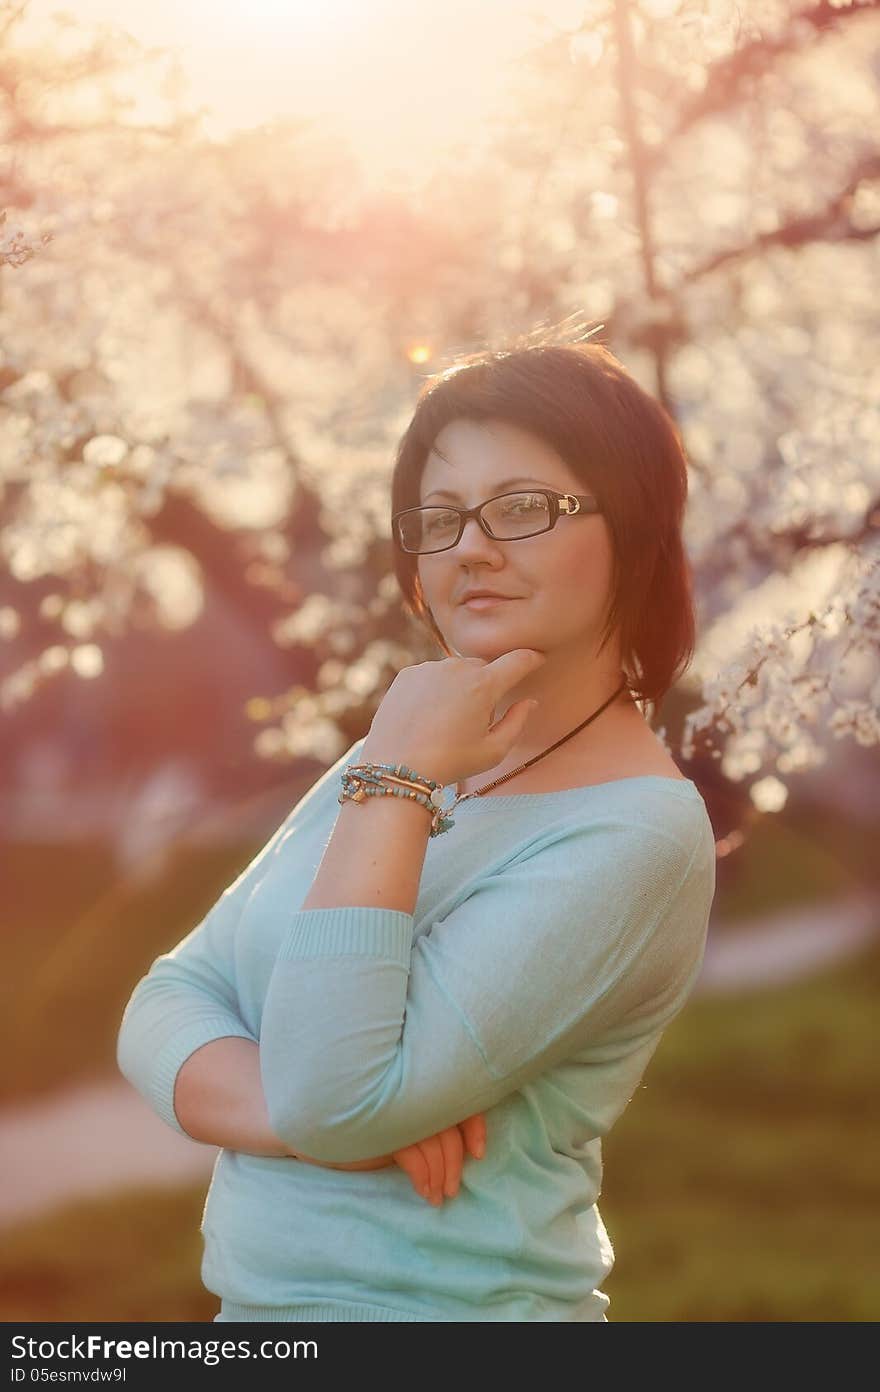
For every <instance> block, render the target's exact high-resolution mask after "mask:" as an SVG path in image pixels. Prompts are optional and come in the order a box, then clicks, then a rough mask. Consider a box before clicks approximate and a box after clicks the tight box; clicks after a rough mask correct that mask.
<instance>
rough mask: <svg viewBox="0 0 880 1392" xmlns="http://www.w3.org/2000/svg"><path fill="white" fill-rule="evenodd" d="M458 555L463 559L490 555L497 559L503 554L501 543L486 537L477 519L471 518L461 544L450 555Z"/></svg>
mask: <svg viewBox="0 0 880 1392" xmlns="http://www.w3.org/2000/svg"><path fill="white" fill-rule="evenodd" d="M456 553H458V554H459V556H461V557H470V556H486V555H489V556H491V557H493V558H495V559H497V558H498V557H499V556H500V555H502V554H503V553H502V552H501V550H500V543H499V542H497V541H496V540H495V539H494V537H490V536H487V535H486V533H485V532H484V531H483V529H482V527H481V526H480V524H479V522H478V521H477V519H476V517H469V518H468V519H467V521H466V522H465V524H464V531H463V532H462V534H461V537H460V539H459V543H458V545H457V546H456V547H455V549H454V551H452V552H450V553H449V554H450V555H454V554H456Z"/></svg>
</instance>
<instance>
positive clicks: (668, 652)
mask: <svg viewBox="0 0 880 1392" xmlns="http://www.w3.org/2000/svg"><path fill="white" fill-rule="evenodd" d="M458 419H467V420H472V421H486V420H492V419H495V420H503V421H507V422H508V423H511V424H513V425H517V426H519V427H520V428H521V429H524V430H528V431H529V432H531V434H533V435H536V436H538V437H539V438H540V439H542V440H543V441H544V442H545V443H546V444H548V445H550V446H551V447H552V448H553V449H554V450H555V451H556V452H557V454H558V455H560V457H561V458H562V459H563V460H564V461H565V463H566V464H567V465H568V466H569V467H570V468H571V469H572V470H573V471H574V473H575V474H576V475H577V476H578V477H579V478H581V479H582V480H583V481H584V483H585V484H586V485H587V489H585V491H587V490H588V491H589V492H591V493H592V494H593V495H594V497H596V498H597V499H598V501H599V503H600V505H601V507H602V510H603V514H604V516H605V519H606V522H607V524H608V527H609V530H610V533H611V538H612V543H613V555H614V565H613V577H612V584H611V600H610V603H609V606H608V613H607V616H606V623H605V629H604V631H603V635H602V641H601V645H600V649H601V648H602V647H604V646H605V644H606V642H607V641H608V640H609V638H610V637H611V636H612V634H613V633H614V631H615V629H616V628H618V627H619V630H620V644H621V646H620V656H621V663H622V666H623V668H624V671H625V672H626V675H627V678H628V682H629V689H630V691H631V692H632V694H633V696H634V697H635V699H636V700H638V701H641V702H647V701H650V702H651V703H652V704H653V705H654V706H655V707H656V706H657V705H658V704H659V702H660V701H661V700H662V698H663V697H664V695H665V694H666V692H667V691H668V690H669V688H670V687H671V686H672V685H673V683H674V682H675V681H676V680H677V679H678V677H679V676H681V674H682V673H683V672H684V671H685V670H686V669H687V667H688V666H689V665H690V662H691V659H692V658H693V654H694V645H695V640H696V624H695V618H694V605H693V594H692V581H691V572H690V567H689V563H688V559H687V554H686V552H685V549H684V543H683V539H682V523H683V519H684V511H685V505H686V502H687V489H688V475H687V462H686V459H685V454H684V448H683V446H682V443H681V439H680V436H679V433H678V430H677V429H676V426H675V425H674V423H673V421H672V420H671V419H670V417H669V415H668V414H667V413H666V411H665V410H664V409H663V407H662V406H660V404H659V403H658V402H657V401H655V400H654V398H653V397H652V396H650V395H649V394H648V393H647V392H646V391H644V390H643V389H642V387H640V386H639V384H638V383H637V382H636V381H635V379H634V378H633V377H632V376H631V375H630V374H629V373H628V372H627V371H626V369H625V368H624V367H623V365H622V364H621V363H620V362H618V360H617V359H616V358H615V357H614V355H613V354H612V353H611V352H609V350H608V349H607V348H605V347H603V346H602V345H601V344H597V343H569V344H558V343H557V344H551V345H546V346H537V347H526V348H515V349H513V350H512V351H500V352H499V351H488V350H487V351H484V352H479V353H476V354H471V355H469V356H468V357H466V358H465V359H464V360H461V361H459V362H457V363H455V364H454V365H453V366H452V367H450V368H447V369H446V370H445V371H443V372H441V373H439V374H438V375H437V376H436V377H433V378H430V379H429V380H428V381H426V382H425V384H424V386H423V387H422V389H421V391H420V392H419V395H418V398H417V402H416V409H415V414H414V415H413V418H412V420H411V421H410V424H409V426H408V427H407V429H406V431H405V433H404V435H403V437H402V438H401V441H400V444H399V446H398V450H397V457H396V461H395V466H394V474H393V478H392V484H391V511H392V514H393V513H396V512H400V511H401V510H402V509H403V508H407V507H418V505H419V502H420V491H419V490H420V484H421V477H422V472H423V470H424V467H425V461H426V459H427V456H428V453H429V452H430V450H431V447H432V446H433V444H434V441H435V439H436V438H437V435H438V434H439V433H440V431H441V430H442V429H443V427H444V426H445V425H447V424H448V423H449V422H450V421H453V420H458ZM561 525H565V524H564V523H562V524H561ZM394 573H395V575H396V576H397V581H398V584H399V585H400V588H401V591H402V593H403V597H404V608H405V610H406V611H407V612H408V613H409V614H410V615H411V616H412V617H414V618H415V619H416V620H417V621H418V622H419V623H421V624H423V625H424V626H425V627H426V628H427V630H428V631H429V633H430V634H431V635H432V636H433V638H434V639H435V640H436V642H437V643H438V644H439V646H440V649H441V651H442V652H444V653H445V654H446V655H447V656H451V649H450V648H449V647H448V645H447V644H446V642H445V640H444V638H443V635H442V633H441V632H440V630H439V629H438V628H437V625H436V623H435V622H434V618H433V615H432V614H431V611H430V609H429V607H428V605H427V603H426V601H425V597H424V594H423V592H422V586H421V582H420V580H419V574H418V557H417V556H414V555H412V554H410V553H408V552H406V551H402V550H401V549H400V547H399V545H398V544H397V542H396V539H395V542H394Z"/></svg>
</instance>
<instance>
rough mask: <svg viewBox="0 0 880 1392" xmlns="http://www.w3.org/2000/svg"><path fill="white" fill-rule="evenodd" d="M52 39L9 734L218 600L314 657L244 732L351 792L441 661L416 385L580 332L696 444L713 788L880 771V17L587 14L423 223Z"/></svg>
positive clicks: (694, 483) (6, 454) (12, 455)
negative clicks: (384, 722)
mask: <svg viewBox="0 0 880 1392" xmlns="http://www.w3.org/2000/svg"><path fill="white" fill-rule="evenodd" d="M25 10H26V5H24V4H22V3H17V4H12V3H10V2H9V0H6V3H0V127H2V130H3V137H2V142H0V143H2V147H3V150H4V152H5V154H4V156H3V158H4V161H5V163H4V164H3V165H2V166H0V205H2V206H4V207H5V209H6V212H7V219H6V221H5V223H4V224H3V226H2V228H0V235H2V237H3V240H2V242H0V292H2V296H0V322H2V330H3V333H2V338H3V343H4V357H3V361H2V364H0V487H2V493H0V506H2V514H0V516H2V531H0V556H2V559H3V565H4V568H5V569H6V571H7V572H8V583H7V584H6V585H5V595H6V602H5V603H4V605H3V607H2V608H0V636H2V638H3V639H4V640H5V641H6V643H7V645H8V649H9V651H10V652H14V653H15V654H16V661H15V662H14V663H13V664H12V667H11V670H10V671H9V673H8V675H7V676H5V678H4V679H3V681H2V684H0V702H2V706H3V708H5V709H6V710H11V709H14V708H15V707H16V706H17V705H18V704H19V703H21V702H23V701H25V700H26V699H27V698H28V696H29V695H30V694H31V693H32V692H33V691H34V690H35V689H36V687H37V686H38V685H39V684H40V683H41V682H44V681H47V680H50V679H51V678H52V677H53V675H54V674H56V673H59V672H62V671H65V670H68V669H69V670H71V671H72V672H74V673H76V674H78V675H79V676H82V677H84V678H87V677H89V676H94V675H97V674H98V673H99V672H100V671H101V668H102V652H103V649H104V648H105V646H106V645H107V644H111V643H112V642H113V641H114V638H116V637H118V636H119V635H120V634H121V633H123V632H125V631H126V630H127V629H128V628H130V627H131V626H132V625H141V626H144V625H155V626H157V627H159V628H165V629H175V628H177V629H180V628H185V627H186V626H187V625H189V624H192V623H193V622H194V621H195V620H196V619H197V617H198V615H199V613H200V611H201V607H202V604H203V600H204V593H205V589H206V587H207V586H209V585H216V586H226V587H228V588H229V589H230V590H235V592H236V594H237V595H240V594H241V593H242V592H246V593H248V594H249V595H250V596H251V600H252V602H253V605H254V606H255V607H254V608H253V610H252V612H253V613H256V614H258V615H259V618H260V621H261V622H263V623H265V626H266V631H267V633H268V634H269V636H270V637H271V639H272V640H273V641H274V642H276V643H278V644H279V645H298V646H300V647H302V648H304V649H308V650H309V651H311V652H312V653H313V654H314V667H313V670H314V682H313V683H312V684H311V685H310V686H308V687H305V686H297V687H295V688H293V689H292V690H291V691H290V692H288V693H287V694H286V696H285V698H284V699H283V700H282V701H280V702H272V701H255V702H254V703H253V710H252V714H253V717H254V719H255V721H257V723H259V725H260V726H261V728H260V730H259V732H258V734H257V736H256V742H255V743H256V749H257V752H258V753H259V754H260V755H262V756H264V757H270V758H289V757H291V756H296V755H299V754H302V753H306V752H308V753H310V754H313V755H317V757H321V758H325V759H327V760H328V761H329V760H330V759H332V758H334V757H336V756H337V755H338V754H339V753H340V752H341V751H342V750H343V749H344V748H345V747H346V745H347V743H350V741H351V739H352V738H354V737H355V735H356V734H357V733H358V731H359V730H360V729H362V728H363V725H364V724H365V723H366V719H367V718H368V713H369V712H370V711H371V710H372V709H373V708H374V707H375V704H376V702H377V701H378V700H379V699H380V698H381V695H382V693H383V692H384V690H385V689H386V688H387V685H388V682H389V680H390V678H391V677H392V676H393V674H394V672H395V671H396V670H398V669H399V668H400V667H401V666H403V665H406V664H407V663H409V662H412V661H416V660H420V659H421V658H422V657H424V656H427V655H429V650H428V648H427V646H426V640H425V639H424V637H423V636H422V635H421V634H420V633H419V632H418V631H417V630H416V629H415V628H414V627H413V626H412V625H411V624H410V623H409V621H408V619H407V618H406V616H405V615H404V614H403V613H402V612H401V608H400V603H399V594H398V591H397V586H396V582H395V581H394V579H393V576H392V574H391V566H390V560H391V550H390V527H389V519H388V492H389V490H388V483H389V472H390V460H391V457H392V453H393V449H394V446H395V445H396V442H397V439H398V437H399V435H400V432H401V431H402V429H403V428H404V426H405V424H406V422H407V420H408V419H409V415H410V413H411V410H412V402H413V397H414V394H415V390H416V388H417V386H418V384H419V382H420V380H421V378H422V377H423V376H424V375H426V374H427V375H429V374H430V373H432V372H433V371H435V370H439V369H440V368H442V367H444V366H447V365H448V364H449V363H450V362H452V361H454V359H455V357H456V355H457V354H458V353H462V352H467V351H470V350H471V349H472V348H473V347H474V346H478V345H482V344H489V345H491V346H499V345H502V344H504V343H506V342H509V341H510V339H511V338H512V337H514V336H517V335H521V334H524V333H529V332H530V331H533V330H534V328H535V325H536V323H537V324H545V325H558V324H559V323H560V321H562V323H563V325H566V324H570V323H571V322H572V319H571V318H570V316H572V314H573V312H574V319H575V321H577V323H579V322H580V320H581V319H584V320H585V321H586V322H590V323H596V322H602V323H604V325H605V331H604V333H603V339H604V340H605V341H607V342H608V344H609V346H611V348H612V349H613V351H614V352H615V353H616V354H617V355H618V356H619V357H620V358H621V359H622V360H623V361H624V362H625V363H626V364H627V366H628V367H629V368H630V369H631V370H632V371H633V372H634V373H635V374H636V376H638V377H639V378H640V380H641V381H642V382H643V385H645V386H646V387H647V388H648V389H649V390H652V391H654V392H655V393H656V394H657V395H658V397H659V398H660V399H661V400H662V401H663V403H664V404H665V406H666V407H667V409H668V410H669V411H670V413H671V414H672V415H673V416H674V417H675V418H676V419H677V421H678V423H679V426H680V428H681V431H682V435H683V438H684V440H685V444H686V446H687V448H688V453H689V458H690V462H691V470H692V472H691V494H690V506H689V511H688V520H687V538H688V544H689V551H690V555H691V558H692V563H693V567H694V574H695V583H696V591H697V596H698V603H699V607H700V617H701V624H700V628H701V643H700V648H699V651H698V654H697V659H696V661H695V664H694V667H693V668H692V674H691V677H690V680H691V682H692V683H695V684H696V685H695V688H694V689H695V691H696V699H695V701H694V703H693V706H694V708H693V709H691V710H690V712H689V714H688V716H687V719H686V721H685V727H684V735H683V739H682V753H683V754H684V755H685V757H689V756H691V755H693V754H694V753H695V752H696V751H697V750H699V749H702V748H706V749H709V750H711V752H712V754H713V756H714V757H717V758H719V759H720V760H721V768H722V770H723V772H724V774H725V775H726V776H727V777H728V778H730V779H733V780H742V779H744V778H746V777H750V776H754V775H764V776H763V777H762V778H760V779H759V780H758V781H757V782H756V783H754V784H753V787H752V793H753V797H755V799H756V800H757V801H759V805H762V806H763V807H764V808H766V809H768V810H769V809H772V808H773V807H774V806H779V805H781V800H782V799H783V798H784V794H785V782H784V780H785V778H786V776H789V775H792V774H794V773H797V772H798V771H800V770H805V769H808V768H810V767H812V766H815V765H816V764H817V763H819V762H821V761H822V760H823V759H824V758H826V757H827V751H826V746H825V743H823V734H824V733H825V732H827V733H829V734H830V735H831V736H833V737H841V736H847V737H851V738H854V739H856V740H857V741H858V742H859V743H860V744H862V745H865V746H867V745H872V744H876V743H877V742H878V737H880V722H878V715H877V708H878V705H880V680H878V667H877V655H878V648H880V556H878V545H877V529H878V524H880V497H878V493H880V418H878V412H877V400H878V397H880V316H878V313H877V309H876V300H877V296H876V283H877V281H876V275H877V265H878V244H880V243H878V232H880V148H878V141H877V122H876V106H877V96H876V76H875V69H876V64H877V58H878V54H880V14H878V10H880V4H878V3H877V0H861V3H860V2H859V0H853V3H830V2H829V0H819V3H816V4H812V5H811V4H806V5H800V6H799V5H795V4H793V3H790V2H789V0H761V2H760V3H758V0H748V3H745V2H744V3H741V4H739V5H733V4H730V3H713V0H703V2H702V3H697V0H638V3H637V0H590V2H589V3H586V4H585V5H584V6H583V11H584V13H583V15H582V18H581V19H580V21H579V23H578V24H577V25H576V26H574V27H571V28H568V29H564V30H563V29H561V28H558V27H557V28H554V27H552V26H551V25H549V24H548V25H547V26H546V33H545V34H544V36H543V38H542V40H541V41H540V42H537V43H536V44H535V46H534V47H533V49H532V50H531V51H530V52H529V53H528V54H526V55H525V56H524V57H523V58H522V60H521V62H520V63H519V64H518V65H516V67H515V69H514V71H513V72H512V73H511V76H510V79H509V88H508V90H507V91H506V93H505V97H504V100H503V102H502V103H501V104H500V105H499V110H498V114H497V118H496V119H495V120H494V121H493V122H492V123H490V124H489V125H487V127H486V129H485V130H484V131H483V132H482V133H481V136H480V139H479V141H477V140H476V139H475V140H474V142H472V143H471V144H470V145H469V146H468V147H466V148H461V149H459V150H458V151H456V152H455V156H454V158H451V159H448V160H447V161H446V162H445V163H443V164H442V165H440V164H439V163H438V164H437V165H436V166H435V167H426V170H425V177H424V179H423V180H422V182H421V183H420V185H419V186H418V187H416V186H415V185H414V186H413V188H412V189H411V190H410V191H402V192H399V193H397V194H395V195H393V196H392V195H386V196H377V195H375V194H370V193H368V192H367V191H366V189H365V188H364V187H363V185H362V183H361V181H360V178H359V174H358V169H357V166H356V163H355V161H354V158H353V156H352V154H351V153H350V152H349V151H347V150H345V149H344V148H343V147H341V146H340V145H339V144H331V143H330V142H329V141H328V140H327V139H326V138H325V137H324V136H323V135H322V133H321V131H320V129H319V128H317V127H316V126H314V125H310V124H307V123H303V122H299V123H295V122H287V123H282V122H279V123H277V124H275V125H274V126H273V127H272V129H271V131H270V130H268V129H266V128H261V129H258V130H255V131H245V132H242V133H240V134H239V135H237V136H236V137H234V138H231V139H229V140H228V141H227V142H225V143H222V144H218V143H216V142H211V141H210V140H208V139H207V138H205V136H204V135H203V134H202V133H201V130H200V121H199V117H198V113H191V112H189V111H188V110H187V109H186V108H185V104H184V98H183V96H182V87H181V79H180V74H179V72H177V71H176V70H175V69H174V66H173V65H172V66H171V68H170V71H166V72H165V73H164V74H163V73H162V71H161V69H162V64H163V63H164V62H165V61H166V55H163V54H162V53H161V52H158V53H157V52H156V51H153V50H149V51H147V50H143V49H141V48H139V47H138V46H137V45H135V44H134V43H133V41H132V40H130V39H128V38H127V37H122V38H121V37H120V36H119V35H114V34H112V33H103V34H101V35H100V36H99V37H98V38H97V39H95V38H93V37H91V36H90V37H87V38H86V39H85V41H84V42H83V41H82V35H81V34H80V32H79V31H78V30H77V28H76V25H75V24H74V23H72V22H70V21H67V20H64V21H63V22H62V23H60V24H59V26H58V35H57V39H58V41H57V45H56V46H55V47H51V46H50V47H45V46H44V47H43V48H41V49H39V50H36V49H33V48H31V47H29V46H28V45H27V43H26V42H24V41H23V40H22V38H21V33H20V27H19V20H20V18H21V16H22V14H23V13H24V11H25ZM78 41H79V42H78ZM157 69H158V74H157ZM137 83H141V84H144V83H151V84H152V85H153V87H154V88H155V90H156V91H157V92H158V93H161V94H162V95H163V98H164V99H165V100H166V105H167V115H166V118H165V119H164V120H154V121H152V122H151V123H149V124H145V123H144V122H142V121H141V122H139V121H137V120H136V119H134V118H133V116H132V113H131V110H130V107H131V100H132V99H131V96H130V93H131V91H132V90H134V87H135V85H136V84H137ZM872 117H873V118H874V119H873V120H872ZM10 151H14V154H10V153H9V152H10ZM872 291H873V293H872ZM548 332H550V333H554V332H557V333H560V334H562V335H564V334H565V332H567V330H566V329H565V328H562V329H559V330H553V329H551V330H548ZM218 538H219V539H220V541H219V544H218ZM768 613H769V614H770V615H771V616H772V617H771V618H770V620H769V621H766V616H767V614H768ZM661 734H663V735H665V730H661Z"/></svg>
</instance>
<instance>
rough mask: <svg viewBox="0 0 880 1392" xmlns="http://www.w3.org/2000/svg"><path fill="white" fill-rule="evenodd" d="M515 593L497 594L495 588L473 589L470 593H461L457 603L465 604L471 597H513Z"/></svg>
mask: <svg viewBox="0 0 880 1392" xmlns="http://www.w3.org/2000/svg"><path fill="white" fill-rule="evenodd" d="M515 598H516V596H515V595H506V594H498V593H497V592H496V591H495V590H473V591H472V592H471V593H470V594H465V595H462V597H461V599H460V600H459V601H458V602H459V604H467V602H468V600H471V599H515Z"/></svg>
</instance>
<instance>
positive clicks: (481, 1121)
mask: <svg viewBox="0 0 880 1392" xmlns="http://www.w3.org/2000/svg"><path fill="white" fill-rule="evenodd" d="M458 1125H459V1130H460V1131H461V1133H462V1135H463V1137H464V1141H465V1144H466V1146H467V1148H468V1150H469V1151H470V1153H471V1155H472V1156H473V1157H474V1159H475V1160H481V1159H482V1158H483V1156H484V1155H485V1153H486V1117H485V1115H484V1113H483V1112H475V1113H474V1115H473V1116H469V1117H465V1119H464V1121H460V1122H459V1123H458Z"/></svg>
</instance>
